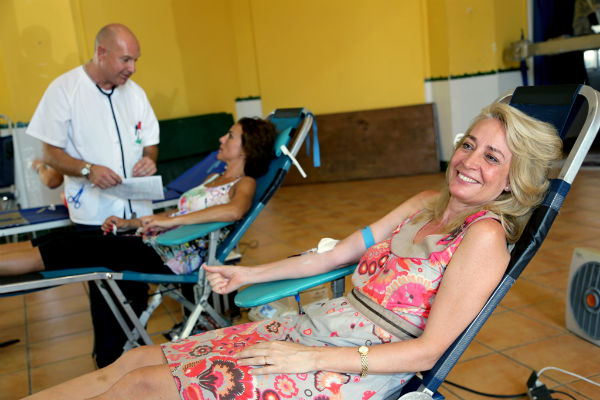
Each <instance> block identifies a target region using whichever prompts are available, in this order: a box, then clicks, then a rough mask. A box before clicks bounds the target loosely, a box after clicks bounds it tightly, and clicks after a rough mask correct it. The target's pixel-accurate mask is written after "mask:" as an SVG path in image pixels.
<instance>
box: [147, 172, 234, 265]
mask: <svg viewBox="0 0 600 400" xmlns="http://www.w3.org/2000/svg"><path fill="white" fill-rule="evenodd" d="M218 176H219V175H213V176H212V177H211V178H209V179H207V180H206V181H204V182H203V183H202V184H201V185H200V186H196V187H195V188H193V189H190V190H188V191H187V192H185V193H184V194H183V195H182V196H181V197H180V199H179V204H178V208H179V210H178V211H176V212H174V213H172V214H170V216H171V217H175V216H177V215H184V214H188V213H190V212H194V211H198V210H204V209H205V208H208V207H213V206H216V205H220V204H227V203H229V200H230V199H229V190H230V189H231V187H232V186H233V185H235V184H236V183H237V182H238V181H239V180H240V179H241V178H237V179H236V180H234V181H232V182H229V183H226V184H224V185H220V186H214V187H206V186H205V185H208V184H209V183H210V182H212V181H214V180H215V179H216V178H217V177H218ZM171 229H175V228H171ZM171 229H168V230H150V231H148V232H145V233H144V235H143V240H144V243H146V244H147V245H149V246H152V248H153V249H154V251H156V253H158V255H159V256H160V257H161V258H162V260H163V261H164V263H165V265H166V266H167V267H169V268H170V269H171V271H173V273H175V274H177V275H182V274H189V273H191V272H193V271H195V270H197V269H198V268H200V265H202V262H203V261H204V255H205V254H204V253H205V250H206V241H205V240H204V239H203V238H201V239H196V240H192V241H191V242H188V243H184V244H180V245H175V246H163V245H160V244H158V243H156V237H157V236H159V235H160V234H162V233H165V232H166V231H169V230H171Z"/></svg>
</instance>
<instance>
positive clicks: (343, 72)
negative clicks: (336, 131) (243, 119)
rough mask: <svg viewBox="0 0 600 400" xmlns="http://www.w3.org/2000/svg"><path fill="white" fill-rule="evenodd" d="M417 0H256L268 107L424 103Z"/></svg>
mask: <svg viewBox="0 0 600 400" xmlns="http://www.w3.org/2000/svg"><path fill="white" fill-rule="evenodd" d="M420 7H421V2H420V1H389V0H371V1H368V2H365V1H362V0H337V1H321V0H305V1H302V2H280V1H275V0H257V1H253V2H252V16H253V20H254V30H255V36H256V53H257V59H258V65H259V67H258V71H259V80H260V85H261V95H262V99H263V108H264V109H267V110H268V109H271V108H274V107H276V106H277V107H285V106H293V105H298V104H302V105H306V106H309V107H310V108H312V109H313V111H315V112H318V113H330V112H339V111H349V110H359V109H373V108H379V107H389V106H397V105H403V104H415V103H422V102H423V101H424V94H423V75H424V73H423V71H424V65H423V59H422V52H421V46H422V43H421V41H422V37H421V25H420V24H421V18H420Z"/></svg>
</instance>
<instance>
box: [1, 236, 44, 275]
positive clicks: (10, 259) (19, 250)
mask: <svg viewBox="0 0 600 400" xmlns="http://www.w3.org/2000/svg"><path fill="white" fill-rule="evenodd" d="M1 249H2V250H1V251H0V275H4V276H6V275H21V274H26V273H28V272H36V271H41V270H43V269H44V262H43V261H42V256H41V254H40V251H39V250H38V248H37V247H33V246H32V245H31V242H18V243H7V244H3V245H2V247H1Z"/></svg>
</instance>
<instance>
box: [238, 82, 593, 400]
mask: <svg viewBox="0 0 600 400" xmlns="http://www.w3.org/2000/svg"><path fill="white" fill-rule="evenodd" d="M599 98H600V94H599V93H598V92H597V91H596V90H594V89H592V88H591V87H589V86H584V85H559V86H540V87H534V86H529V87H519V88H517V89H515V90H511V91H508V92H506V93H505V94H503V95H502V96H501V97H500V98H498V99H497V101H498V102H504V103H509V104H510V105H512V106H513V107H515V108H518V109H520V110H521V111H523V112H525V113H527V114H528V115H531V116H533V117H535V118H538V119H540V120H543V121H546V122H549V123H552V124H553V125H554V126H555V127H556V128H557V130H558V132H559V135H560V137H561V139H562V140H563V143H564V142H565V140H566V139H569V138H574V139H575V144H574V145H573V148H572V149H571V151H570V152H569V153H568V156H567V157H566V159H565V161H564V164H563V166H562V168H561V170H560V172H559V174H558V176H557V177H556V178H555V179H553V180H552V181H551V185H550V189H549V192H548V193H547V195H546V196H545V198H544V201H543V203H542V204H541V205H540V206H538V207H537V208H536V209H535V210H534V211H533V213H532V215H531V218H530V219H529V221H528V223H527V225H526V227H525V230H524V232H523V234H522V235H521V237H520V239H519V240H518V241H517V243H516V244H515V246H514V248H513V249H512V251H511V258H510V262H509V265H508V267H507V270H506V274H505V275H504V276H503V278H502V280H501V281H500V283H499V284H498V286H497V287H496V289H495V290H494V292H493V293H492V294H491V296H490V298H489V299H488V301H487V302H486V304H485V305H484V307H483V308H482V310H481V311H480V313H479V314H478V315H477V316H476V317H475V319H474V320H473V321H472V322H471V323H470V324H469V325H468V326H467V328H466V329H465V330H464V331H463V332H462V334H461V335H460V336H459V337H458V338H457V339H456V340H455V341H454V343H453V344H452V345H451V346H450V347H449V348H448V349H447V350H446V352H445V353H444V355H443V356H442V357H441V358H440V359H439V360H438V362H437V363H436V364H435V366H434V367H433V368H432V369H431V370H429V371H423V372H421V374H420V375H421V377H419V376H418V375H415V377H414V378H413V379H412V380H411V381H409V382H408V383H407V384H406V385H405V386H404V387H403V388H400V389H399V390H398V391H397V392H396V393H394V394H393V395H392V396H390V397H389V399H397V398H398V397H400V396H403V395H406V398H409V397H410V395H408V394H409V393H413V392H421V393H422V394H424V395H425V396H426V397H427V396H428V397H430V398H434V399H443V398H444V397H443V396H442V395H441V393H439V392H438V389H439V387H440V385H441V384H442V383H443V382H444V380H445V379H446V377H447V376H448V374H449V373H450V370H451V369H452V368H453V367H454V365H455V364H456V362H457V361H458V359H459V358H460V356H461V355H462V354H463V352H464V351H465V350H466V348H467V347H468V345H469V344H470V343H471V341H472V340H473V338H474V337H475V335H476V334H477V333H478V332H479V330H480V329H481V327H482V326H483V324H484V323H485V322H486V321H487V319H488V318H489V317H490V315H491V314H492V312H493V311H494V310H495V309H496V307H497V306H498V304H499V303H500V301H501V300H502V298H504V295H505V294H506V293H507V292H508V290H509V289H510V288H511V287H512V286H513V284H514V283H515V281H516V280H517V278H518V277H519V276H520V274H521V272H522V271H523V270H524V269H525V267H526V266H527V264H528V263H529V261H531V259H532V258H533V256H534V255H535V253H536V252H537V250H538V249H539V247H540V246H541V244H542V242H543V241H544V239H545V237H546V235H547V234H548V231H549V230H550V227H551V226H552V223H553V221H554V219H555V218H556V216H557V214H558V211H559V209H560V207H561V206H562V204H563V202H564V199H565V197H566V195H567V193H568V192H569V189H570V188H571V184H572V183H573V180H574V179H575V176H576V174H577V172H578V171H579V169H580V167H581V165H582V163H583V160H584V158H585V156H586V154H587V153H588V151H589V149H590V147H591V145H592V143H593V141H594V138H595V137H596V134H597V132H598V129H599V128H600V116H599V113H598V106H599ZM355 268H356V265H351V266H348V267H344V268H341V269H338V270H335V271H331V272H329V273H328V274H327V275H329V276H317V277H306V278H300V279H292V280H286V281H279V282H268V283H263V284H258V285H254V286H251V287H249V288H247V289H245V290H244V291H241V292H240V293H238V295H237V296H236V298H235V302H236V304H237V305H238V306H240V307H254V306H258V305H262V304H265V303H268V302H271V301H274V300H277V299H278V298H282V297H287V296H295V295H297V294H298V293H299V292H301V291H302V290H306V289H308V288H310V287H313V286H316V285H319V284H322V283H324V282H327V281H329V280H330V279H328V278H333V279H337V282H336V283H334V284H335V285H337V287H334V288H333V289H334V290H333V291H334V295H336V294H337V295H339V294H340V292H343V289H342V290H340V287H343V286H342V285H343V282H344V276H345V275H347V274H351V273H352V272H354V269H355ZM334 284H332V285H334ZM400 398H402V397H400Z"/></svg>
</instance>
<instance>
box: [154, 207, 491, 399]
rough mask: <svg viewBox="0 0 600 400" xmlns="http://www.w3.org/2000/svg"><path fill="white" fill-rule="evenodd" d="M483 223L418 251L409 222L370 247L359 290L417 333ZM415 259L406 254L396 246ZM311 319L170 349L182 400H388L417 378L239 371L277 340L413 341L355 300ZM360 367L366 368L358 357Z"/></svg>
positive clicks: (256, 325) (229, 331)
mask: <svg viewBox="0 0 600 400" xmlns="http://www.w3.org/2000/svg"><path fill="white" fill-rule="evenodd" d="M482 218H495V216H494V215H493V214H491V213H487V212H486V211H481V212H479V213H477V214H474V215H472V216H470V217H469V218H467V220H466V221H465V224H464V225H463V227H462V228H461V229H459V230H457V232H454V233H452V234H449V235H441V237H437V236H436V235H432V236H428V237H427V238H426V240H425V241H423V243H420V244H413V238H414V235H415V233H416V232H417V231H418V230H419V229H420V227H421V226H422V225H423V223H418V224H412V223H409V222H410V221H411V219H410V218H409V219H408V220H407V221H405V222H404V223H402V224H401V225H400V226H398V228H396V230H395V231H394V233H393V235H392V237H391V238H390V239H388V240H385V241H383V242H380V243H378V244H375V245H374V246H372V247H371V248H369V249H368V250H367V251H366V252H365V254H364V255H363V257H362V258H361V260H360V262H359V265H358V268H357V269H356V271H355V272H354V275H353V282H354V283H355V284H357V287H356V289H357V290H359V291H361V293H362V294H363V295H365V296H368V297H370V298H372V299H375V300H376V301H377V302H379V303H380V304H381V305H383V306H384V307H386V308H387V309H388V310H389V309H392V310H394V312H397V313H398V315H400V316H401V317H403V318H404V319H405V320H406V321H408V322H409V323H410V324H412V325H414V326H415V327H416V328H417V329H422V328H423V327H424V326H425V323H426V321H427V316H428V314H429V309H430V308H431V303H432V301H433V298H434V296H435V293H436V292H437V288H438V286H439V283H440V281H441V278H442V275H443V272H444V270H445V268H446V266H447V265H448V263H449V261H450V258H451V257H452V254H453V253H454V251H455V250H456V248H457V247H458V245H459V244H460V242H461V241H462V238H463V236H464V234H465V232H466V230H467V228H468V227H469V226H470V225H471V224H472V223H474V222H475V221H478V220H480V219H482ZM403 243H407V245H406V246H404V247H402V246H401V247H400V251H406V255H408V257H404V256H402V253H398V252H397V250H396V245H400V244H403ZM305 312H306V313H305V314H304V315H295V316H288V317H282V318H279V319H275V320H265V321H258V322H251V323H247V324H242V325H237V326H232V327H228V328H223V329H218V330H214V331H209V332H205V333H201V334H198V335H194V336H190V337H189V338H186V339H183V340H181V341H178V342H173V343H165V344H163V345H162V349H163V352H164V354H165V357H166V359H167V362H168V364H169V368H170V370H171V373H172V374H173V377H174V379H175V384H176V385H177V390H178V391H179V394H180V396H181V398H182V399H184V400H193V399H219V400H233V399H265V400H266V399H269V400H270V399H273V400H275V399H307V400H308V399H312V400H329V399H343V398H346V399H364V400H366V399H383V398H386V397H387V396H388V395H390V394H392V393H394V392H395V391H397V390H398V389H399V388H400V387H401V386H402V385H403V384H404V383H406V382H407V381H408V380H409V379H410V378H411V377H412V375H414V374H413V373H397V374H373V375H368V376H366V377H365V378H361V376H360V374H352V373H338V372H328V371H315V372H310V373H301V374H269V375H256V376H255V375H250V374H249V373H248V371H249V370H250V369H251V368H252V367H251V366H238V365H237V364H236V361H235V358H233V355H234V354H236V353H237V352H239V351H240V350H242V349H243V348H244V347H246V346H249V345H252V344H255V343H259V342H264V341H272V340H285V341H291V342H295V343H300V344H303V345H306V346H351V347H358V346H361V345H367V346H371V345H377V344H383V343H392V342H398V341H401V340H406V339H410V338H411V335H408V334H407V335H392V334H391V333H390V332H388V331H386V330H384V329H382V328H381V327H379V326H377V325H375V324H374V323H373V322H371V320H369V319H368V318H366V317H365V316H364V315H363V314H361V313H360V312H358V311H357V310H356V309H355V308H354V307H353V306H352V305H351V304H350V302H349V301H348V299H347V298H345V297H342V298H337V299H332V300H329V301H326V302H317V303H313V304H311V305H309V306H308V307H306V309H305ZM356 363H357V365H360V357H359V355H358V353H357V355H356Z"/></svg>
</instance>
